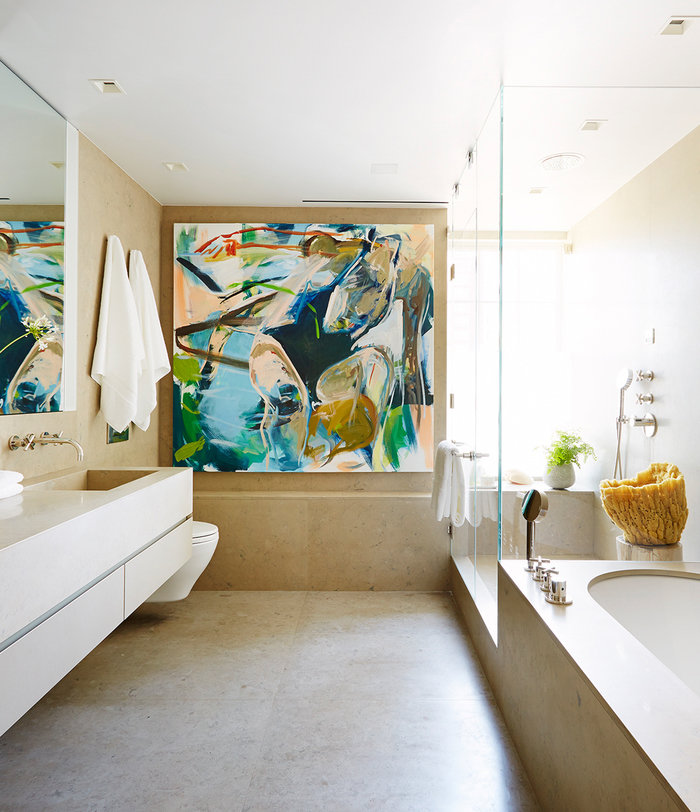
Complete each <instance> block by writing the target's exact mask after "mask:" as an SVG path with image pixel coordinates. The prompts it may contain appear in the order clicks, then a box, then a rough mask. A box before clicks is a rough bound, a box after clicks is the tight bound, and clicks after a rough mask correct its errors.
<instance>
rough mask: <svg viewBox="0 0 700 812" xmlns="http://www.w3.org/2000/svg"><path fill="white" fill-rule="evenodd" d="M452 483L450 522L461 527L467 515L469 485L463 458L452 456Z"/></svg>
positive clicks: (456, 455)
mask: <svg viewBox="0 0 700 812" xmlns="http://www.w3.org/2000/svg"><path fill="white" fill-rule="evenodd" d="M450 456H451V457H452V477H451V479H452V482H451V488H450V521H451V522H452V524H453V525H454V526H455V527H461V526H462V525H463V524H464V519H465V518H466V515H467V483H466V480H465V478H464V465H463V464H462V457H460V456H459V455H458V454H451V455H450Z"/></svg>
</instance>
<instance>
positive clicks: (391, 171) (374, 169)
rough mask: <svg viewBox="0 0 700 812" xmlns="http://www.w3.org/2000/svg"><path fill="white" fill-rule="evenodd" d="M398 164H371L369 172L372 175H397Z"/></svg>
mask: <svg viewBox="0 0 700 812" xmlns="http://www.w3.org/2000/svg"><path fill="white" fill-rule="evenodd" d="M398 173H399V165H398V164H372V165H371V166H370V174H372V175H398Z"/></svg>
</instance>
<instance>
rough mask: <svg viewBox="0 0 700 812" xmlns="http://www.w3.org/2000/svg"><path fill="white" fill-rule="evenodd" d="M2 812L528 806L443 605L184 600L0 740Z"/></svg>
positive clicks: (315, 595)
mask: <svg viewBox="0 0 700 812" xmlns="http://www.w3.org/2000/svg"><path fill="white" fill-rule="evenodd" d="M0 809H2V810H22V811H23V812H25V811H27V812H29V811H31V810H37V811H38V810H42V811H43V810H49V809H50V810H53V809H61V810H71V812H73V810H80V811H81V812H82V810H129V812H136V811H137V810H149V812H151V811H152V810H158V811H160V810H226V811H227V812H229V811H238V810H250V811H251V812H252V811H253V810H259V811H260V812H272V810H280V812H315V811H316V810H323V812H355V810H375V809H376V810H392V811H393V810H395V811H396V812H410V811H412V810H415V812H447V810H449V811H450V812H481V810H504V812H505V810H507V811H508V812H514V811H515V810H537V809H539V807H538V805H537V803H536V801H535V799H534V796H533V794H532V790H531V788H530V785H529V782H528V780H527V777H526V776H525V774H524V773H523V770H522V767H521V764H520V762H519V760H518V757H517V755H516V753H515V751H514V749H513V746H512V743H511V741H510V739H509V736H508V733H507V731H506V730H505V728H504V726H503V721H502V719H501V717H500V714H499V712H498V709H497V708H496V706H495V704H494V701H493V698H492V696H491V693H490V690H489V687H488V684H487V682H486V680H485V678H484V676H483V673H482V672H481V669H480V667H479V665H478V661H477V659H476V655H475V653H474V650H473V648H472V646H471V644H470V642H469V640H468V638H467V637H466V636H465V634H464V633H463V631H462V628H461V626H460V624H459V622H458V620H457V617H456V613H455V609H454V606H453V603H452V599H451V597H450V596H449V595H443V594H433V593H431V594H424V593H396V592H382V593H375V592H352V593H349V592H330V593H329V592H194V593H192V594H191V595H190V597H189V598H187V600H185V601H181V602H179V603H171V604H147V605H144V606H142V607H141V608H140V609H139V610H138V611H137V612H136V613H135V614H134V615H133V616H132V617H131V618H129V619H128V620H127V621H126V622H125V623H124V624H122V626H121V627H120V628H118V629H117V630H116V631H115V632H114V633H113V634H112V635H111V636H110V637H109V638H108V639H107V640H105V642H104V643H102V644H101V645H100V646H98V648H97V649H96V650H95V651H94V652H92V654H90V655H89V656H88V657H87V658H86V659H85V660H84V661H83V662H82V663H81V664H80V665H79V666H77V667H76V668H75V669H74V670H73V671H72V672H71V673H70V674H68V676H67V677H66V678H65V679H64V680H63V681H62V682H61V683H59V685H57V686H56V687H55V688H54V690H53V691H51V693H49V694H48V695H47V696H46V697H45V698H44V699H43V700H42V701H41V702H40V703H39V704H38V705H36V706H35V707H34V708H33V709H32V710H31V711H30V712H29V713H28V714H26V715H25V716H24V717H23V718H22V719H21V720H20V721H19V722H18V723H17V724H16V725H15V726H14V727H13V728H11V729H10V730H9V731H8V732H7V733H6V734H5V735H4V736H3V737H1V738H0Z"/></svg>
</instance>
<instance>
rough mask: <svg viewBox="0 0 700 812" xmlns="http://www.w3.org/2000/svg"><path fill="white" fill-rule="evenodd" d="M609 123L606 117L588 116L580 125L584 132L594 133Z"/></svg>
mask: <svg viewBox="0 0 700 812" xmlns="http://www.w3.org/2000/svg"><path fill="white" fill-rule="evenodd" d="M607 123H608V120H607V119H606V118H587V119H586V120H585V121H584V122H583V124H582V125H581V126H580V127H579V130H581V132H584V133H594V132H598V130H599V129H600V128H601V127H603V126H605V124H607Z"/></svg>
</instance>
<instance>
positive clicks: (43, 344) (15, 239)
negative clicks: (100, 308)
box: [0, 221, 64, 414]
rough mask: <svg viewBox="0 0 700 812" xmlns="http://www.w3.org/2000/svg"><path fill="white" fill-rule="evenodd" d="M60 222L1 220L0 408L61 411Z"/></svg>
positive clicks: (15, 411)
mask: <svg viewBox="0 0 700 812" xmlns="http://www.w3.org/2000/svg"><path fill="white" fill-rule="evenodd" d="M63 233H64V228H63V223H56V222H18V221H0V412H2V414H18V413H31V412H57V411H60V410H61V383H62V370H63V315H64V313H63V303H64V241H63Z"/></svg>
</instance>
